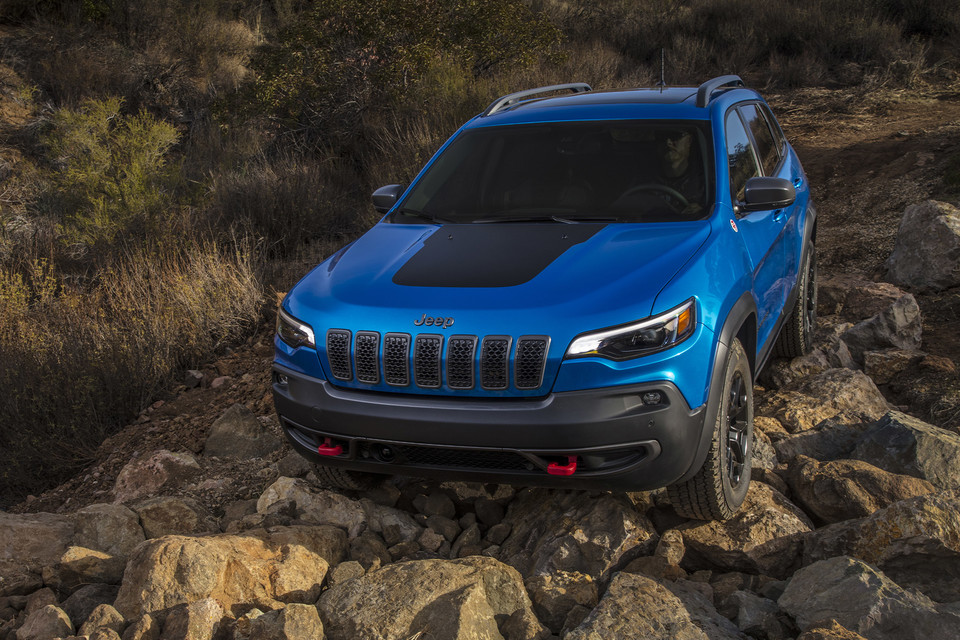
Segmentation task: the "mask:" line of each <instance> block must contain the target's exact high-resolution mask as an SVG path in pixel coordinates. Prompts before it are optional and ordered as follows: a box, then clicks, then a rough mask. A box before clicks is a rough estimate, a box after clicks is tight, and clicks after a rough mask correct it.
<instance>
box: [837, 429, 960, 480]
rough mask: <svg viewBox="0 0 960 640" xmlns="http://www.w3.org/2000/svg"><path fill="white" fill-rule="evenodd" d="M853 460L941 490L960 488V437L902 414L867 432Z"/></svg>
mask: <svg viewBox="0 0 960 640" xmlns="http://www.w3.org/2000/svg"><path fill="white" fill-rule="evenodd" d="M852 457H854V458H857V459H859V460H863V461H865V462H869V463H870V464H872V465H875V466H877V467H880V468H881V469H886V470H887V471H890V472H892V473H902V474H905V475H909V476H914V477H916V478H923V479H924V480H927V481H929V482H931V483H932V484H933V485H935V486H937V487H940V488H942V489H960V466H958V464H957V462H958V461H960V435H957V434H956V433H953V432H951V431H947V430H946V429H941V428H939V427H935V426H933V425H931V424H927V423H926V422H923V421H922V420H919V419H917V418H914V417H912V416H908V415H907V414H905V413H900V412H899V411H891V412H890V413H888V414H886V415H885V416H883V418H882V419H881V420H880V421H879V422H877V423H876V424H875V425H873V426H872V427H871V428H870V429H868V430H867V431H866V432H865V433H864V434H863V436H862V437H861V438H860V440H859V442H858V443H857V446H856V448H855V449H854V451H853V455H852Z"/></svg>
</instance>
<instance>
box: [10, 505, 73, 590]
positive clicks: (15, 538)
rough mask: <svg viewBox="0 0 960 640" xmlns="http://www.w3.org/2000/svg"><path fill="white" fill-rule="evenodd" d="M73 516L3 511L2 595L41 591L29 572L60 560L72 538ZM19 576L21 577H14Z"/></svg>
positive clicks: (37, 570) (38, 571) (38, 570)
mask: <svg viewBox="0 0 960 640" xmlns="http://www.w3.org/2000/svg"><path fill="white" fill-rule="evenodd" d="M73 532H74V520H73V518H72V517H68V516H61V515H55V514H52V513H27V514H13V513H4V512H0V576H3V577H4V580H3V581H2V582H0V592H2V595H4V596H6V595H13V594H14V593H22V594H24V595H26V594H27V593H31V592H32V591H35V590H36V589H38V588H39V586H34V584H35V582H36V579H31V578H30V577H29V576H28V575H26V574H28V573H31V572H35V573H37V574H39V573H40V570H41V569H42V568H43V567H45V566H49V565H53V564H55V563H56V562H57V561H59V560H60V556H62V555H63V552H64V551H66V550H67V547H68V546H69V545H70V543H71V540H72V539H73ZM17 573H19V574H20V577H19V578H16V577H14V576H15V574H17Z"/></svg>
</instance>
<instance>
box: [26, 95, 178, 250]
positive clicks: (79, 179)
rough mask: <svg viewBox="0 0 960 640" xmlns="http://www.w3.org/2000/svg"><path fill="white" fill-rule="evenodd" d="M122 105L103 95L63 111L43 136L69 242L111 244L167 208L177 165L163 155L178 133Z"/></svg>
mask: <svg viewBox="0 0 960 640" xmlns="http://www.w3.org/2000/svg"><path fill="white" fill-rule="evenodd" d="M121 104H122V103H121V101H120V100H119V99H116V98H107V99H104V100H87V101H85V102H84V103H83V104H82V105H81V107H80V108H79V109H76V110H74V109H60V110H59V111H57V112H56V113H55V114H54V116H53V122H52V128H51V130H50V131H49V132H48V133H47V134H46V136H45V137H44V142H45V143H46V145H47V147H48V149H49V155H50V157H51V160H52V162H53V164H54V167H55V169H54V171H53V172H51V176H50V179H51V182H52V194H53V196H54V200H55V204H56V207H57V208H58V209H59V211H60V213H61V215H62V226H63V237H64V240H65V241H67V242H68V243H79V244H82V245H86V246H95V245H102V244H107V245H110V244H113V243H114V242H115V240H116V239H117V237H118V236H119V235H120V234H123V233H126V232H129V231H131V230H133V228H134V227H137V226H138V227H141V228H142V227H156V226H157V225H159V224H160V222H161V220H162V217H163V216H164V214H165V211H167V209H168V208H169V207H170V205H171V202H170V188H171V187H172V185H173V181H174V178H175V176H176V174H177V167H176V165H173V164H170V163H168V161H167V152H168V151H169V150H170V148H171V147H172V146H173V145H174V143H176V141H177V131H176V129H175V128H174V127H173V126H172V125H170V124H167V123H166V122H162V121H159V120H157V119H155V118H153V117H152V116H151V115H149V114H148V113H146V112H140V113H139V114H137V115H123V114H121V113H120V107H121Z"/></svg>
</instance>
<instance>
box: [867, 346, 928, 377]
mask: <svg viewBox="0 0 960 640" xmlns="http://www.w3.org/2000/svg"><path fill="white" fill-rule="evenodd" d="M926 355H927V354H925V353H924V352H923V351H914V350H906V349H884V350H881V351H866V352H864V354H863V372H864V373H865V374H867V375H868V376H870V379H871V380H873V381H874V382H876V383H877V384H889V383H890V382H891V381H892V380H894V379H895V378H896V377H897V376H898V375H900V374H901V373H903V372H904V371H906V370H907V369H908V368H910V367H911V366H913V365H915V364H917V363H918V362H920V361H921V360H923V359H924V357H926Z"/></svg>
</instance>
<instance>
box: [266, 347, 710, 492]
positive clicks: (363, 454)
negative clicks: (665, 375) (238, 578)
mask: <svg viewBox="0 0 960 640" xmlns="http://www.w3.org/2000/svg"><path fill="white" fill-rule="evenodd" d="M273 391H274V401H275V404H276V408H277V413H278V415H279V417H280V422H281V424H282V426H283V430H284V432H285V433H286V435H287V437H288V439H289V440H290V442H291V444H292V445H293V447H294V449H296V450H297V451H298V452H299V453H300V454H301V455H303V456H304V457H306V458H307V459H309V460H312V461H314V462H317V463H320V464H326V465H330V466H338V467H342V468H345V469H352V470H355V471H370V472H375V473H387V474H399V475H413V476H427V477H436V478H448V479H460V480H472V481H481V482H502V483H511V484H519V485H534V486H552V487H567V488H578V489H610V490H646V489H653V488H657V487H662V486H665V485H668V484H671V483H672V482H674V481H676V480H678V479H679V478H680V477H681V476H683V475H684V474H685V473H686V472H687V471H688V470H689V469H690V467H691V465H692V464H693V461H694V456H695V454H696V450H697V445H698V444H699V442H700V436H701V433H702V429H703V422H704V413H705V407H698V408H696V409H693V410H691V409H690V408H689V407H688V406H687V404H686V402H685V401H684V399H683V397H682V396H681V395H680V392H679V391H678V390H677V388H676V387H675V386H674V385H673V384H671V383H669V382H660V383H652V384H643V385H632V386H625V387H610V388H603V389H595V390H589V391H574V392H566V393H554V394H550V395H548V396H546V397H544V398H534V399H527V398H523V399H485V398H455V397H439V398H438V397H436V396H430V397H424V396H417V395H409V394H395V393H375V392H369V391H354V390H347V389H342V388H338V387H335V386H333V385H332V384H330V383H329V382H327V381H324V380H317V379H315V378H310V377H307V376H304V375H302V374H299V373H297V372H294V371H291V370H289V369H286V368H284V367H281V366H275V367H274V384H273ZM657 395H658V396H659V401H658V402H651V400H652V399H655V398H656V397H657ZM645 396H646V400H647V402H648V403H649V404H647V403H645V402H644V397H645ZM321 451H325V452H327V453H328V454H329V452H331V451H338V452H339V453H338V455H321V453H320V452H321Z"/></svg>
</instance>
